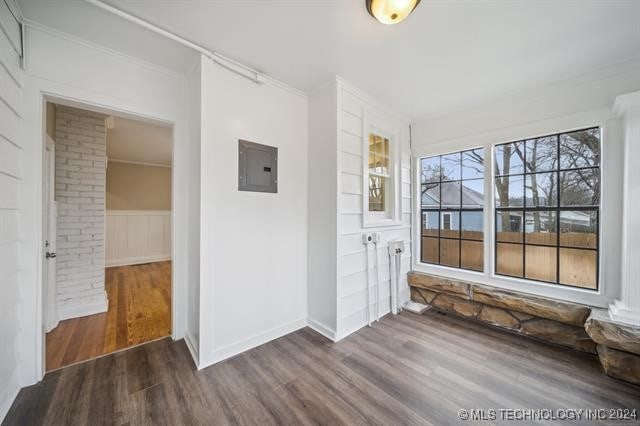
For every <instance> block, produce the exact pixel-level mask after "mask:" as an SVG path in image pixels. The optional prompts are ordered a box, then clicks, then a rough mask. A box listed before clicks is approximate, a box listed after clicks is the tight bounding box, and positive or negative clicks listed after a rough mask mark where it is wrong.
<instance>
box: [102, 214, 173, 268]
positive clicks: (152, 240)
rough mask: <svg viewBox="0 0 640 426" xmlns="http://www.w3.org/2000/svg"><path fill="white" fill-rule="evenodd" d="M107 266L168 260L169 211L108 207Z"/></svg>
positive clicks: (169, 239) (169, 255)
mask: <svg viewBox="0 0 640 426" xmlns="http://www.w3.org/2000/svg"><path fill="white" fill-rule="evenodd" d="M106 216H107V217H106V266H123V265H137V264H140V263H148V262H160V261H165V260H171V211H164V210H161V211H155V210H154V211H149V210H108V211H107V214H106Z"/></svg>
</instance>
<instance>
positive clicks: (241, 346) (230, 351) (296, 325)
mask: <svg viewBox="0 0 640 426" xmlns="http://www.w3.org/2000/svg"><path fill="white" fill-rule="evenodd" d="M306 326H307V319H306V318H302V319H299V320H297V321H293V322H290V323H288V324H284V325H281V326H279V327H275V328H272V329H271V330H268V331H266V332H264V333H260V334H258V335H255V336H253V337H250V338H248V339H245V340H242V341H240V342H238V343H233V344H231V345H228V346H225V347H223V348H221V349H218V350H216V351H214V352H213V353H212V354H211V356H208V357H207V356H206V355H204V354H200V358H201V362H200V364H199V365H198V370H202V369H203V368H206V367H209V366H210V365H213V364H216V363H218V362H220V361H223V360H225V359H227V358H231V357H232V356H234V355H238V354H239V353H242V352H244V351H248V350H249V349H253V348H255V347H256V346H260V345H263V344H265V343H267V342H270V341H272V340H275V339H277V338H278V337H282V336H284V335H285V334H289V333H293V332H294V331H296V330H299V329H301V328H304V327H306ZM202 358H205V360H202Z"/></svg>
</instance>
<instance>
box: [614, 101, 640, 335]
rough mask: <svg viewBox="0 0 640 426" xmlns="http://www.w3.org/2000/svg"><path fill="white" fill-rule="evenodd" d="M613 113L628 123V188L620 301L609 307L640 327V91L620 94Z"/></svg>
mask: <svg viewBox="0 0 640 426" xmlns="http://www.w3.org/2000/svg"><path fill="white" fill-rule="evenodd" d="M613 112H614V113H616V114H617V115H619V116H620V117H622V120H623V122H624V187H623V189H622V191H623V197H622V199H623V207H622V208H623V219H622V259H621V267H622V274H621V280H622V283H621V284H622V285H621V292H620V299H619V300H616V301H615V302H614V303H612V304H611V305H609V316H610V317H611V319H612V320H614V321H618V322H622V323H627V324H633V325H639V326H640V261H639V259H640V220H639V219H638V212H637V209H638V207H640V161H639V160H638V158H639V157H640V91H637V92H632V93H627V94H625V95H620V96H618V97H617V98H616V100H615V103H614V105H613Z"/></svg>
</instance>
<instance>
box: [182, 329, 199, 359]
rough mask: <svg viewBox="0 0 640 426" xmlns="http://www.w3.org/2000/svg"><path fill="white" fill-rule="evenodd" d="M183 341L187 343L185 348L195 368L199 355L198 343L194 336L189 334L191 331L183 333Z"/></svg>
mask: <svg viewBox="0 0 640 426" xmlns="http://www.w3.org/2000/svg"><path fill="white" fill-rule="evenodd" d="M184 343H185V344H186V345H187V349H189V352H190V353H191V358H193V363H194V364H195V366H196V368H197V367H198V364H199V359H200V358H199V356H198V345H197V344H196V343H195V342H194V338H193V337H192V336H191V333H189V332H186V333H185V334H184Z"/></svg>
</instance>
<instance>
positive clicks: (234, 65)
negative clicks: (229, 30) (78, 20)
mask: <svg viewBox="0 0 640 426" xmlns="http://www.w3.org/2000/svg"><path fill="white" fill-rule="evenodd" d="M85 1H86V2H87V3H89V4H92V5H94V6H96V7H99V8H100V9H103V10H105V11H107V12H109V13H112V14H114V15H116V16H119V17H121V18H123V19H126V20H127V21H129V22H132V23H134V24H136V25H139V26H141V27H143V28H146V29H148V30H150V31H153V32H155V33H157V34H160V35H161V36H163V37H166V38H168V39H171V40H173V41H175V42H177V43H179V44H181V45H183V46H186V47H188V48H190V49H192V50H195V51H197V52H199V53H201V54H202V55H204V56H206V57H207V58H209V59H211V60H212V61H213V62H215V63H216V64H218V65H220V66H222V67H224V68H226V69H228V70H229V71H232V72H235V73H236V74H239V75H241V76H242V77H245V78H247V79H249V80H251V81H253V82H254V83H264V82H265V81H266V76H265V75H264V74H262V73H261V72H259V71H256V70H254V69H253V68H251V67H248V66H247V65H244V64H241V63H240V62H238V61H235V60H233V59H231V58H228V57H226V56H224V55H221V54H220V53H217V52H215V51H212V50H209V49H207V48H205V47H203V46H201V45H199V44H196V43H194V42H192V41H189V40H187V39H185V38H183V37H180V36H179V35H177V34H174V33H172V32H171V31H168V30H165V29H163V28H160V27H158V26H157V25H154V24H152V23H150V22H147V21H145V20H144V19H141V18H138V17H137V16H134V15H132V14H130V13H128V12H125V11H123V10H121V9H118V8H117V7H114V6H111V5H110V4H108V3H105V2H103V1H101V0H85Z"/></svg>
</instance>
